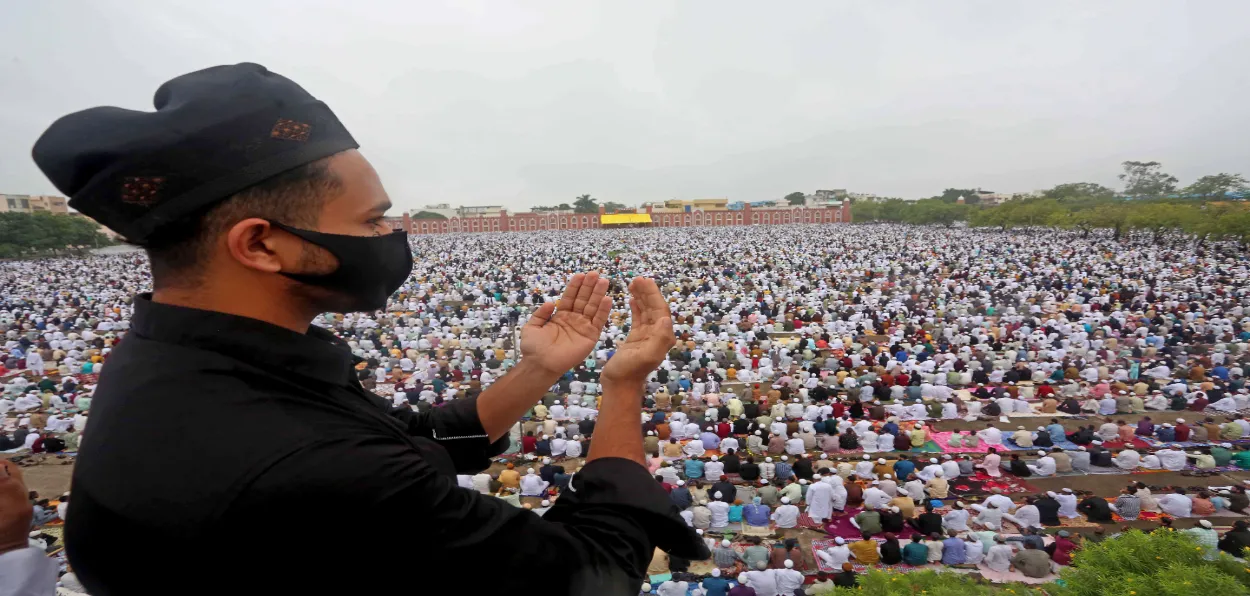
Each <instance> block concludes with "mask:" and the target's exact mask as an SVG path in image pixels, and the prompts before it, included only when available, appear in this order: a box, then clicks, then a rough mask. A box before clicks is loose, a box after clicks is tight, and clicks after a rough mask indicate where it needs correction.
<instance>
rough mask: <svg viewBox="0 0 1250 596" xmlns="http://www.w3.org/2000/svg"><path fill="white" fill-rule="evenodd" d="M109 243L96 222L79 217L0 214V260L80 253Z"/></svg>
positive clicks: (44, 213)
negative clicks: (3, 258)
mask: <svg viewBox="0 0 1250 596" xmlns="http://www.w3.org/2000/svg"><path fill="white" fill-rule="evenodd" d="M110 244H113V241H112V240H111V239H110V238H109V237H108V236H106V235H104V234H103V233H102V232H100V229H99V228H98V227H96V224H95V223H94V222H92V221H91V220H89V219H87V218H85V217H81V216H78V215H54V214H52V213H46V212H36V213H0V257H5V258H20V257H36V256H42V255H49V254H51V255H59V254H65V253H77V252H81V251H82V250H84V249H87V248H93V247H98V246H107V245H110Z"/></svg>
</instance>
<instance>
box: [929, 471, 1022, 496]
mask: <svg viewBox="0 0 1250 596" xmlns="http://www.w3.org/2000/svg"><path fill="white" fill-rule="evenodd" d="M995 488H997V489H999V490H1000V491H1001V492H1002V493H1003V494H1013V493H1037V492H1040V491H1039V490H1038V489H1037V487H1035V486H1033V485H1031V484H1029V483H1027V482H1025V481H1024V480H1023V479H1021V478H1020V477H1019V476H1014V475H1011V474H1008V473H1006V472H1004V473H1003V475H1002V476H990V475H988V474H986V473H985V471H984V470H977V473H976V475H975V476H960V477H959V478H956V479H955V480H952V481H951V483H950V489H951V491H952V492H954V493H956V494H957V495H961V496H987V495H990V494H992V493H993V492H994V491H993V489H995Z"/></svg>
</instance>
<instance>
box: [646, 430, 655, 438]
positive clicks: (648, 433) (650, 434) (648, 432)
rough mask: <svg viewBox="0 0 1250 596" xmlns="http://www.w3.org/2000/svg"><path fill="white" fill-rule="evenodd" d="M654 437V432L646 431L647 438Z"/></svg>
mask: <svg viewBox="0 0 1250 596" xmlns="http://www.w3.org/2000/svg"><path fill="white" fill-rule="evenodd" d="M654 435H655V431H650V430H649V431H647V436H648V437H650V436H654Z"/></svg>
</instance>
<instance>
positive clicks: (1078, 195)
mask: <svg viewBox="0 0 1250 596" xmlns="http://www.w3.org/2000/svg"><path fill="white" fill-rule="evenodd" d="M1042 198H1046V199H1060V200H1063V199H1067V200H1074V199H1102V200H1110V199H1114V198H1115V191H1114V190H1112V189H1110V188H1107V187H1105V186H1103V185H1101V184H1096V183H1093V182H1069V183H1067V184H1060V185H1058V186H1055V187H1054V188H1051V189H1049V190H1045V191H1042Z"/></svg>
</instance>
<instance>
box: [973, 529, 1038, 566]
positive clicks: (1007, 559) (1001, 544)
mask: <svg viewBox="0 0 1250 596" xmlns="http://www.w3.org/2000/svg"><path fill="white" fill-rule="evenodd" d="M1042 554H1043V555H1044V554H1045V553H1042ZM1014 556H1015V549H1014V548H1012V547H1011V546H1008V545H1007V538H1006V537H1004V536H1003V535H1002V534H995V535H994V545H993V546H991V547H990V548H989V550H988V551H986V553H985V558H984V559H982V561H981V563H982V564H983V565H985V566H986V568H988V569H989V570H991V571H997V572H999V573H1005V572H1007V571H1010V570H1012V558H1013V557H1014ZM1047 562H1048V563H1049V557H1048V558H1047Z"/></svg>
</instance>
